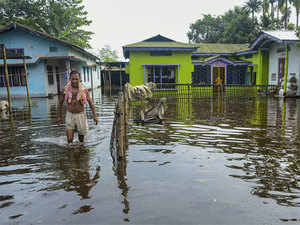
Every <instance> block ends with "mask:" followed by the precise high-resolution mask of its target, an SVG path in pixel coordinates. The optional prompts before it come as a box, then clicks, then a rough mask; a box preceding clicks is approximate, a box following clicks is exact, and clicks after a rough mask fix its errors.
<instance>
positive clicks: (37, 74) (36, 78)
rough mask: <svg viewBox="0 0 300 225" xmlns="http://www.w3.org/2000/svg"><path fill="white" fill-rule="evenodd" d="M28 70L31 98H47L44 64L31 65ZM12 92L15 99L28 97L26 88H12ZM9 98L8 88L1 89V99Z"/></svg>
mask: <svg viewBox="0 0 300 225" xmlns="http://www.w3.org/2000/svg"><path fill="white" fill-rule="evenodd" d="M27 70H28V84H29V85H28V87H29V93H30V96H31V97H43V96H47V89H46V85H47V83H46V79H45V73H46V71H45V66H44V63H43V62H40V63H38V64H33V65H29V66H28V67H27ZM10 92H11V95H12V96H13V97H24V96H26V95H27V92H26V87H25V86H24V87H23V86H21V87H10ZM5 96H7V88H6V87H3V88H0V97H5Z"/></svg>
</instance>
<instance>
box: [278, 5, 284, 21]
mask: <svg viewBox="0 0 300 225" xmlns="http://www.w3.org/2000/svg"><path fill="white" fill-rule="evenodd" d="M284 1H285V0H277V19H278V20H279V12H280V11H281V9H282V8H283V6H284Z"/></svg>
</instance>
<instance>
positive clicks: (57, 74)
mask: <svg viewBox="0 0 300 225" xmlns="http://www.w3.org/2000/svg"><path fill="white" fill-rule="evenodd" d="M55 75H56V85H57V94H60V79H59V69H58V67H55Z"/></svg>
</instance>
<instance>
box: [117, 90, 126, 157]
mask: <svg viewBox="0 0 300 225" xmlns="http://www.w3.org/2000/svg"><path fill="white" fill-rule="evenodd" d="M119 99H120V101H119V102H120V114H119V121H120V123H119V125H120V127H119V129H120V136H119V137H118V138H119V149H118V150H119V156H120V158H124V157H125V154H124V132H125V129H124V104H125V103H124V95H123V93H122V92H120V95H119Z"/></svg>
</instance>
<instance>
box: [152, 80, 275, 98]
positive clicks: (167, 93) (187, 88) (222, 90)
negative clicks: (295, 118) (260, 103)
mask: <svg viewBox="0 0 300 225" xmlns="http://www.w3.org/2000/svg"><path fill="white" fill-rule="evenodd" d="M152 91H153V95H154V96H155V97H177V98H189V97H199V98H200V97H216V96H222V97H255V96H258V95H269V94H276V93H277V91H278V86H277V85H255V86H253V85H200V84H174V83H161V84H159V83H158V84H156V87H155V88H154V89H153V90H152Z"/></svg>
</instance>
